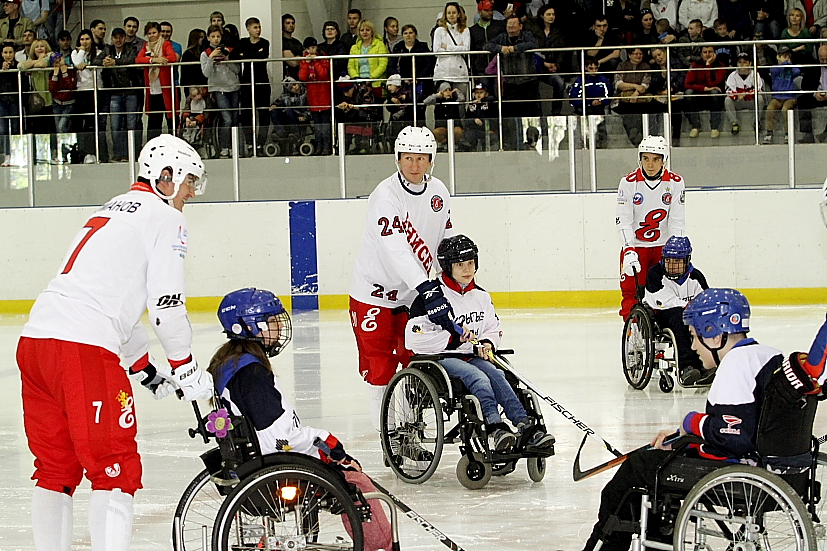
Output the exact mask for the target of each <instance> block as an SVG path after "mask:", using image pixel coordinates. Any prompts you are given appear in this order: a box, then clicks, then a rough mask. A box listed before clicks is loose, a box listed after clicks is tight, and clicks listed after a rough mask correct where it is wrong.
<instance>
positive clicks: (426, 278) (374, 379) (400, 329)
mask: <svg viewBox="0 0 827 551" xmlns="http://www.w3.org/2000/svg"><path fill="white" fill-rule="evenodd" d="M394 154H395V157H396V158H395V162H396V166H397V169H398V170H397V172H395V173H394V174H393V175H392V176H390V177H389V178H386V179H385V180H383V181H382V182H381V183H380V184H379V185H378V186H376V189H375V190H374V191H373V193H371V194H370V198H369V199H368V214H367V219H366V222H365V233H364V237H363V238H362V244H361V247H360V249H359V256H358V257H357V259H356V265H355V266H354V268H353V275H352V278H351V283H350V321H351V325H352V326H353V333H354V335H355V336H356V346H357V347H358V349H359V373H360V374H361V375H362V378H364V379H365V381H366V382H367V383H368V385H369V386H368V405H369V408H370V413H371V421H372V422H373V425H374V428H376V429H377V430H378V429H379V410H380V406H381V401H382V394H383V393H384V391H385V387H386V386H387V384H388V382H389V381H390V379H391V377H393V374H394V373H395V372H396V369H397V367H398V366H399V364H402V365H403V366H405V365H407V363H408V360H409V359H410V352H409V351H408V350H406V349H405V323H406V322H407V321H408V308H409V307H410V305H411V303H412V302H413V301H414V299H415V298H416V297H418V296H421V297H422V298H423V300H424V301H425V305H426V307H427V310H428V317H429V318H430V319H431V320H432V321H433V322H434V323H436V324H438V325H439V326H440V327H444V328H445V329H447V330H451V331H455V329H454V323H453V321H452V320H453V312H452V311H451V305H450V304H449V303H448V301H447V300H446V299H445V297H444V295H443V294H442V288H441V286H440V285H439V283H438V282H437V281H435V280H431V279H430V272H431V268H433V267H434V260H435V257H436V250H437V247H438V246H439V243H440V242H441V241H442V239H443V238H444V237H446V236H448V235H450V234H451V207H450V197H449V195H448V190H447V189H446V187H445V184H443V183H442V182H441V181H440V180H438V179H437V178H434V177H433V176H431V170H432V169H433V166H434V158H435V156H436V140H435V139H434V136H433V134H431V131H430V130H428V129H427V128H424V127H413V126H408V127H406V128H405V129H403V130H402V131H401V132H400V133H399V135H398V136H397V137H396V143H395V145H394ZM455 332H456V331H455Z"/></svg>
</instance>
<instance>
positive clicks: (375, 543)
mask: <svg viewBox="0 0 827 551" xmlns="http://www.w3.org/2000/svg"><path fill="white" fill-rule="evenodd" d="M218 319H219V321H220V322H221V326H222V327H223V329H224V334H225V335H227V337H228V338H229V341H228V342H226V343H224V344H223V345H222V346H221V347H220V348H219V349H218V350H217V351H216V353H215V355H214V356H213V357H212V359H211V360H210V365H209V367H208V368H207V371H209V372H210V374H212V376H213V381H215V390H216V392H217V393H218V395H219V396H220V398H219V401H220V405H221V407H224V408H226V409H227V410H228V411H230V412H231V413H232V414H233V415H243V416H244V417H245V418H246V419H247V420H248V421H249V422H250V424H251V425H252V428H253V429H254V430H255V431H256V437H257V439H258V443H259V446H260V447H261V453H262V454H263V455H269V454H273V453H282V452H284V451H288V450H289V451H292V452H293V453H301V454H304V455H309V456H310V457H314V458H316V459H319V460H321V461H322V462H324V463H327V464H330V465H332V466H334V467H337V468H339V469H341V470H342V475H343V476H344V478H345V480H347V481H348V482H349V483H351V484H354V485H356V486H357V487H358V488H359V489H360V490H361V491H363V492H366V493H367V492H375V491H376V487H375V486H374V485H373V483H372V482H371V480H370V478H369V477H368V476H367V475H365V474H364V473H363V472H362V467H361V465H359V462H358V461H356V459H354V458H353V457H351V456H350V455H348V454H347V453H346V452H345V448H344V446H343V445H342V443H341V442H340V441H339V440H338V439H337V438H336V437H335V436H333V435H332V434H330V433H329V432H328V431H326V430H322V429H315V428H313V427H306V426H303V425H302V423H301V421H300V420H299V416H298V414H297V413H296V411H295V410H294V409H293V406H292V405H291V404H290V402H289V401H288V400H287V399H286V398H285V397H284V391H283V390H282V389H281V385H279V381H278V378H277V377H276V375H275V373H274V372H273V367H272V365H271V364H270V358H273V357H275V356H277V355H278V354H279V353H280V352H281V351H282V350H284V348H285V347H286V346H287V344H288V343H289V342H290V339H291V337H292V324H291V322H290V315H289V314H288V313H287V310H285V309H284V306H282V304H281V301H280V300H279V299H278V297H276V296H275V295H274V294H273V293H271V292H270V291H265V290H262V289H254V288H247V289H239V290H238V291H234V292H232V293H230V294H228V295H227V296H225V297H224V298H223V299H222V301H221V304H220V305H219V307H218ZM368 503H369V504H370V512H371V521H370V522H365V523H363V525H362V526H363V530H364V548H365V551H376V550H378V549H391V527H390V523H389V522H388V518H387V516H385V512H384V510H383V509H382V506H381V505H380V502H378V501H375V500H370V501H368ZM343 517H344V515H343ZM348 527H349V526H346V528H348ZM316 528H318V527H316Z"/></svg>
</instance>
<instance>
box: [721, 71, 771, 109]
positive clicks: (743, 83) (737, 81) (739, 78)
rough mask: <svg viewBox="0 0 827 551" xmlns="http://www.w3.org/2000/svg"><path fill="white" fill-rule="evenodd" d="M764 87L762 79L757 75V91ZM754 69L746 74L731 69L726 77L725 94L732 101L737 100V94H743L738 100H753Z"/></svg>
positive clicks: (754, 89) (754, 88)
mask: <svg viewBox="0 0 827 551" xmlns="http://www.w3.org/2000/svg"><path fill="white" fill-rule="evenodd" d="M763 89H764V79H762V78H761V76H760V75H759V76H758V92H760V91H762V90H763ZM755 92H756V86H755V71H750V72H749V73H748V74H747V76H744V75H742V74H740V73H739V72H738V71H737V70H736V71H732V72H731V73H730V74H729V76H728V77H727V79H726V94H727V97H728V98H729V99H731V100H733V101H738V98H737V95H738V94H745V96H744V99H743V100H740V101H753V100H754V99H755Z"/></svg>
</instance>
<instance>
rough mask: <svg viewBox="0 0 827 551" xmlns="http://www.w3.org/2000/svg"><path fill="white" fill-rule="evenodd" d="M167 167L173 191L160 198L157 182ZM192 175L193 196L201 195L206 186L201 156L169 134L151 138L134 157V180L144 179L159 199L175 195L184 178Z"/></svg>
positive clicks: (161, 194) (170, 197)
mask: <svg viewBox="0 0 827 551" xmlns="http://www.w3.org/2000/svg"><path fill="white" fill-rule="evenodd" d="M165 168H169V169H170V170H171V171H172V183H173V184H175V189H174V190H173V192H172V195H169V196H167V195H164V194H163V193H161V192H160V190H159V189H158V185H157V184H158V179H159V178H160V177H161V171H163V170H164V169H165ZM189 174H192V175H193V176H195V178H196V181H195V184H193V187H194V188H195V194H196V195H201V194H202V193H204V190H205V189H206V187H207V171H206V170H204V163H203V162H201V156H200V155H199V154H198V152H197V151H195V149H193V148H192V146H191V145H190V144H188V143H187V142H185V141H184V140H182V139H180V138H176V137H175V136H172V135H170V134H161V135H160V136H158V137H157V138H152V139H151V140H149V141H148V142H146V145H145V146H144V148H143V149H141V154H140V155H138V177H139V178H146V179H147V180H148V181H149V183H150V185H151V186H152V190H153V191H154V192H155V193H156V194H157V195H158V196H159V197H161V198H162V199H165V200H171V199H172V198H174V197H175V196H176V195H178V189H179V188H180V187H181V184H183V183H184V180H186V178H187V176H188V175H189Z"/></svg>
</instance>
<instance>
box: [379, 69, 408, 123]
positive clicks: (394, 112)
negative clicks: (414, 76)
mask: <svg viewBox="0 0 827 551" xmlns="http://www.w3.org/2000/svg"><path fill="white" fill-rule="evenodd" d="M385 86H386V87H387V89H388V99H387V101H386V102H385V109H387V110H388V113H389V114H390V119H389V120H390V125H391V135H393V136H396V135H397V134H399V132H400V131H401V130H402V129H403V128H405V127H406V126H408V124H409V123H413V114H414V107H413V87H412V86H411V84H410V83H407V82H402V77H401V76H400V75H398V74H397V75H391V76H389V77H388V82H387V83H386V84H385Z"/></svg>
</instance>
